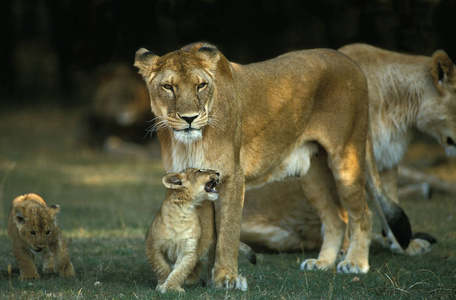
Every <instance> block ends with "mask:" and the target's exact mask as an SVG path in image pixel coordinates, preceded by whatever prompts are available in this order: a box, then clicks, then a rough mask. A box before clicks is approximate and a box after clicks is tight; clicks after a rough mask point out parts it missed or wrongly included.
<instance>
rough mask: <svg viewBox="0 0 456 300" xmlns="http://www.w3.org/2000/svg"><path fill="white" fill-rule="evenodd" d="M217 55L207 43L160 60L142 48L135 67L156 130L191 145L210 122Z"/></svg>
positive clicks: (179, 51)
mask: <svg viewBox="0 0 456 300" xmlns="http://www.w3.org/2000/svg"><path fill="white" fill-rule="evenodd" d="M219 60H220V53H219V51H218V50H217V48H215V47H214V46H212V45H209V44H203V43H199V44H193V45H190V46H187V47H185V48H183V49H181V50H178V51H174V52H171V53H168V54H166V55H164V56H162V57H160V56H158V55H155V54H153V53H152V52H150V51H148V50H147V49H144V48H141V49H139V50H138V51H137V52H136V57H135V66H136V67H138V69H139V73H140V74H141V75H142V76H143V78H144V80H145V81H146V84H147V87H148V89H149V94H150V100H151V107H152V111H153V113H154V114H155V116H156V117H157V120H156V130H161V129H167V128H169V129H171V130H172V131H173V134H174V138H175V139H177V140H179V141H181V142H184V143H192V142H194V141H196V140H198V139H200V138H201V137H202V131H203V129H204V127H205V126H206V125H208V124H209V123H210V120H211V118H210V116H209V115H208V114H209V112H210V110H211V107H212V103H213V101H214V95H215V93H216V86H215V83H214V77H215V71H216V69H217V63H218V61H219Z"/></svg>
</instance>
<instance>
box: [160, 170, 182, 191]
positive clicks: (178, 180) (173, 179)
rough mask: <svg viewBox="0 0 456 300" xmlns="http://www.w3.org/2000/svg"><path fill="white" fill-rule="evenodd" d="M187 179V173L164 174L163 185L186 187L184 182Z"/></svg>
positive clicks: (170, 187)
mask: <svg viewBox="0 0 456 300" xmlns="http://www.w3.org/2000/svg"><path fill="white" fill-rule="evenodd" d="M186 180H187V175H186V174H185V173H169V174H166V175H165V176H163V179H162V182H163V185H164V186H165V187H166V188H168V189H173V190H178V189H182V188H184V186H183V184H184V183H185V181H186Z"/></svg>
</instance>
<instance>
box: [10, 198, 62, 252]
mask: <svg viewBox="0 0 456 300" xmlns="http://www.w3.org/2000/svg"><path fill="white" fill-rule="evenodd" d="M20 197H25V199H21V200H22V201H20V202H18V203H17V205H14V204H13V208H12V214H13V218H14V219H13V220H14V224H15V225H16V227H17V229H18V231H19V235H20V237H21V238H22V240H24V241H25V242H26V243H27V245H29V246H30V250H31V251H33V252H40V251H41V250H43V249H44V248H46V247H47V246H48V245H49V244H50V243H52V242H54V241H56V240H57V235H58V229H57V222H56V217H57V214H58V213H59V211H60V207H59V206H58V205H52V206H47V205H45V204H43V203H44V201H43V200H42V199H41V197H40V196H38V195H36V194H27V195H24V196H20ZM16 199H17V198H16ZM13 203H15V202H13Z"/></svg>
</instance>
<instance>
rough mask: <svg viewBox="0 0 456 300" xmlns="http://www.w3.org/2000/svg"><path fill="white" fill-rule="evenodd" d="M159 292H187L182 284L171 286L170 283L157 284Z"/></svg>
mask: <svg viewBox="0 0 456 300" xmlns="http://www.w3.org/2000/svg"><path fill="white" fill-rule="evenodd" d="M155 290H156V291H157V292H160V293H162V294H164V293H166V292H178V293H185V290H184V289H183V288H181V287H180V286H171V285H168V284H162V285H157V287H156V288H155Z"/></svg>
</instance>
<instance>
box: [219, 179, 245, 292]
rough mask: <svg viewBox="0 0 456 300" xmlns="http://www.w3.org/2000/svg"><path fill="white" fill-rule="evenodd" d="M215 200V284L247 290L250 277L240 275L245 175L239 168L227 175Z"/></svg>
mask: <svg viewBox="0 0 456 300" xmlns="http://www.w3.org/2000/svg"><path fill="white" fill-rule="evenodd" d="M219 199H220V200H218V201H217V202H216V218H217V244H216V251H215V263H214V269H213V270H212V280H213V285H214V286H215V287H217V288H222V287H223V288H225V289H239V290H242V291H246V290H247V280H246V279H245V278H244V277H243V276H241V275H239V274H238V254H239V238H240V232H241V216H242V206H243V205H244V176H243V174H242V173H241V172H240V171H238V172H236V173H235V174H234V176H232V175H228V176H227V178H226V181H225V182H224V183H223V188H222V189H221V190H220V196H219Z"/></svg>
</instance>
